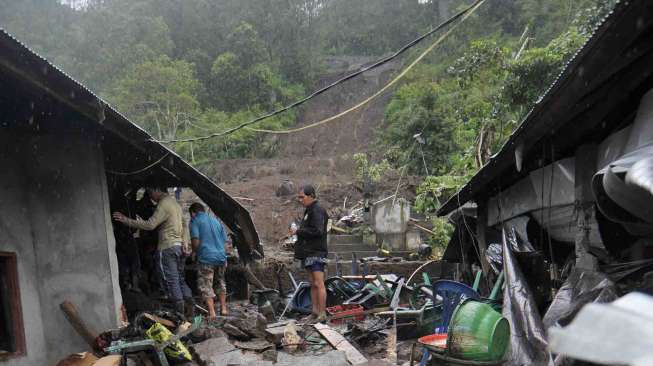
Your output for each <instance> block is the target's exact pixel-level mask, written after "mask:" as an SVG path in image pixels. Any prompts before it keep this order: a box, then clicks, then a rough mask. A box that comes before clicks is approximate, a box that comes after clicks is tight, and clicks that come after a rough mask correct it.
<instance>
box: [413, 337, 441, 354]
mask: <svg viewBox="0 0 653 366" xmlns="http://www.w3.org/2000/svg"><path fill="white" fill-rule="evenodd" d="M447 337H448V335H447V333H438V334H430V335H427V336H424V337H421V338H419V339H418V340H417V342H418V343H419V344H420V345H421V346H423V347H426V348H428V349H430V350H432V351H435V352H444V350H445V349H446V348H447Z"/></svg>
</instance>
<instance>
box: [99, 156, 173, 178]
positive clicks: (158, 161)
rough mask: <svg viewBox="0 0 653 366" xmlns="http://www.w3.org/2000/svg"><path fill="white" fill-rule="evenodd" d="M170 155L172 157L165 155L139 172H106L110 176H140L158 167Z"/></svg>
mask: <svg viewBox="0 0 653 366" xmlns="http://www.w3.org/2000/svg"><path fill="white" fill-rule="evenodd" d="M168 155H170V153H165V154H164V155H163V156H162V157H161V159H159V160H157V161H155V162H153V163H152V164H150V165H148V166H146V167H145V168H142V169H138V170H134V171H132V172H117V171H115V170H109V169H107V170H106V171H107V173H109V174H112V175H120V176H128V175H136V174H140V173H143V172H145V171H147V170H150V169H152V168H153V167H154V166H155V165H157V164H159V163H160V162H162V161H163V159H165V158H166V157H167V156H168Z"/></svg>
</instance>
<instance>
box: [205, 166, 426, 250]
mask: <svg viewBox="0 0 653 366" xmlns="http://www.w3.org/2000/svg"><path fill="white" fill-rule="evenodd" d="M216 172H218V173H216V175H215V179H216V181H217V182H218V184H219V185H220V187H221V188H222V189H224V190H225V191H226V192H227V193H229V194H230V195H231V196H232V197H234V198H236V200H238V201H239V202H240V203H241V204H242V205H243V206H244V207H245V208H246V209H247V210H248V211H249V212H250V214H251V215H252V219H253V220H254V225H255V226H256V229H257V230H258V233H259V236H260V238H261V241H262V242H263V244H264V245H265V246H266V249H267V248H270V247H272V248H276V247H277V246H278V243H279V241H280V240H281V239H282V238H283V237H285V236H286V235H287V233H288V229H289V227H290V224H291V223H292V222H293V221H299V220H300V219H301V215H302V214H303V212H304V208H303V207H302V206H301V205H300V204H299V203H298V202H297V200H296V191H297V190H298V189H299V187H301V186H302V185H303V184H306V183H311V184H313V185H314V186H315V187H316V189H317V191H318V198H319V200H320V202H321V204H322V205H323V207H324V208H325V209H327V211H331V212H333V211H334V209H336V208H344V209H347V208H352V207H353V206H355V205H356V204H358V203H359V202H361V201H362V199H363V193H362V191H363V188H362V185H361V184H360V182H358V181H357V180H356V178H355V174H354V168H353V163H352V162H351V161H347V160H344V159H338V158H336V159H310V158H309V159H301V160H298V161H295V163H294V164H293V161H292V160H289V159H265V160H223V161H220V162H218V163H216ZM219 172H224V174H220V173H219ZM285 181H290V182H292V184H293V186H294V187H295V192H293V193H292V194H290V195H286V196H277V190H278V188H279V186H280V185H282V184H283V183H284V182H285ZM398 182H399V176H398V174H390V175H389V176H388V177H387V179H385V180H384V181H383V182H380V183H379V184H377V185H376V187H375V189H374V193H373V195H374V198H376V199H380V198H385V197H388V196H390V195H392V194H394V192H395V190H396V189H397V184H398ZM419 182H420V179H419V178H417V177H403V178H402V183H401V186H400V189H399V191H400V196H403V197H406V198H407V199H409V200H412V199H413V198H414V196H415V189H416V187H417V185H418V184H419Z"/></svg>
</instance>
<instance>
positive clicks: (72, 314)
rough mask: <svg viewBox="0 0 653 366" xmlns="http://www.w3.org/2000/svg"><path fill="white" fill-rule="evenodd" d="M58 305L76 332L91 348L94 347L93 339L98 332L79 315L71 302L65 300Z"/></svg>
mask: <svg viewBox="0 0 653 366" xmlns="http://www.w3.org/2000/svg"><path fill="white" fill-rule="evenodd" d="M59 307H60V308H61V310H62V311H63V312H64V314H65V315H66V319H68V321H69V322H70V325H72V326H73V328H75V330H76V331H77V333H78V334H79V335H80V336H82V338H83V339H84V341H86V344H88V345H89V346H90V347H91V349H94V348H95V339H96V338H97V337H98V333H97V332H96V331H94V330H93V329H91V328H90V327H89V326H88V325H87V324H86V322H85V321H84V319H82V317H81V316H80V315H79V312H78V311H77V307H76V306H75V304H73V303H72V302H70V301H68V300H66V301H64V302H62V303H61V304H60V305H59Z"/></svg>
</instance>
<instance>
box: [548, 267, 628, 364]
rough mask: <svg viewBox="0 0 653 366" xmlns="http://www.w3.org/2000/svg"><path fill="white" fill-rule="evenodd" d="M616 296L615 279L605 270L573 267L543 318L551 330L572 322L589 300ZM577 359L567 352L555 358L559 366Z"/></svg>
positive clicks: (597, 300) (608, 300)
mask: <svg viewBox="0 0 653 366" xmlns="http://www.w3.org/2000/svg"><path fill="white" fill-rule="evenodd" d="M617 297H618V295H617V288H616V286H615V284H614V282H612V281H611V280H610V279H608V277H607V276H606V275H605V274H603V273H600V272H589V271H577V270H574V271H572V273H571V274H570V275H569V277H568V278H567V280H566V281H565V283H564V284H563V285H562V287H560V289H559V290H558V293H556V296H555V298H554V299H553V302H552V303H551V305H550V306H549V309H548V310H547V312H546V314H544V319H542V322H543V323H544V327H545V329H547V330H548V331H549V332H550V329H551V328H552V327H555V328H558V327H561V326H565V325H567V324H569V323H570V322H571V320H572V319H573V318H574V317H575V316H576V314H577V313H578V311H579V310H580V309H581V308H582V307H583V306H585V305H586V304H588V303H592V302H597V303H603V302H610V301H613V300H615V299H617ZM574 362H575V361H573V360H571V359H569V358H567V357H566V356H564V355H555V358H554V364H555V365H556V366H571V365H573V364H574Z"/></svg>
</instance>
